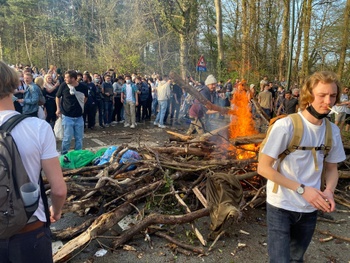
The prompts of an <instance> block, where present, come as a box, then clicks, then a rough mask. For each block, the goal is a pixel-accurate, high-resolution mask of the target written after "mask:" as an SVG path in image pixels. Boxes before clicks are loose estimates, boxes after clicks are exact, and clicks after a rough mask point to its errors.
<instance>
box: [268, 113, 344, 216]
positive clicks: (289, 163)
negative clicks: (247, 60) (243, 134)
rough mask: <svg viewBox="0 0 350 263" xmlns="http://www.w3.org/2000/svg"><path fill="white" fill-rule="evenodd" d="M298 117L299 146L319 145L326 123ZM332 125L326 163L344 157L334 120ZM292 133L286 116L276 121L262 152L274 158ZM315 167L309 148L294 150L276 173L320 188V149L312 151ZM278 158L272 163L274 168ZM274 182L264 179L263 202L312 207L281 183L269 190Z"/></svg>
mask: <svg viewBox="0 0 350 263" xmlns="http://www.w3.org/2000/svg"><path fill="white" fill-rule="evenodd" d="M298 114H299V115H300V116H301V117H302V121H303V125H304V134H303V136H302V139H301V143H300V146H311V147H317V146H321V145H322V144H324V142H325V132H326V124H325V120H323V122H322V125H320V126H318V125H314V124H312V123H310V122H309V121H307V120H306V119H305V118H304V116H303V115H302V114H301V113H300V112H299V113H298ZM331 126H332V137H333V141H332V149H331V150H330V151H329V154H328V156H327V157H326V161H327V162H329V163H338V162H341V161H343V160H345V152H344V147H343V144H342V140H341V136H340V131H339V128H338V127H337V126H336V125H335V124H333V123H332V124H331ZM292 134H293V124H292V120H291V119H290V118H288V117H286V118H283V119H280V120H278V121H276V123H275V124H274V126H273V128H272V130H271V132H270V135H269V138H268V140H267V142H266V144H265V147H264V148H263V149H262V152H263V153H264V154H266V155H268V156H270V157H272V158H274V159H278V155H279V154H280V153H282V152H283V151H284V150H285V149H287V147H288V145H289V142H290V140H291V139H292ZM316 155H317V163H318V171H316V170H315V164H314V158H313V156H312V152H311V151H310V150H296V151H295V152H293V153H291V154H289V155H287V156H286V157H285V159H284V160H283V162H282V163H281V167H280V173H281V174H283V175H284V176H285V177H287V178H289V179H291V180H294V181H297V182H299V183H300V184H304V185H306V186H310V187H314V188H317V189H320V186H321V173H322V168H323V156H324V154H323V151H316ZM278 163H279V161H278V160H277V161H276V162H275V163H274V168H275V169H276V170H277V166H278ZM273 186H274V182H272V181H270V180H268V182H267V189H266V191H267V202H268V203H269V204H271V205H273V206H276V207H279V208H283V209H286V210H289V211H296V212H312V211H315V210H316V209H315V208H314V207H313V206H312V205H310V204H309V203H308V202H307V201H306V200H305V199H304V198H303V197H302V196H301V195H299V194H298V193H296V191H294V190H290V189H288V188H285V187H283V186H280V185H279V187H278V191H277V193H273V192H272V189H273Z"/></svg>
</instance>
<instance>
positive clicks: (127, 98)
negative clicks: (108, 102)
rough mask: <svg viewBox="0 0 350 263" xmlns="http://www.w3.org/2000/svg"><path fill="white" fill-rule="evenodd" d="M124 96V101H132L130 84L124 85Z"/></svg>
mask: <svg viewBox="0 0 350 263" xmlns="http://www.w3.org/2000/svg"><path fill="white" fill-rule="evenodd" d="M125 93H126V94H125V96H126V101H133V99H132V87H131V84H126V89H125Z"/></svg>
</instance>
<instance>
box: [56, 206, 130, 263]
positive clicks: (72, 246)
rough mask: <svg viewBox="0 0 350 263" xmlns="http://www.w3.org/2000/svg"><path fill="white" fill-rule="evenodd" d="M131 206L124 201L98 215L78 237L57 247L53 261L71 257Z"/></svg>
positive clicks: (118, 218) (117, 219)
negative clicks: (59, 247)
mask: <svg viewBox="0 0 350 263" xmlns="http://www.w3.org/2000/svg"><path fill="white" fill-rule="evenodd" d="M132 209H133V208H132V206H130V204H129V203H125V204H123V205H121V206H120V207H118V208H115V209H113V210H112V211H110V212H108V213H105V214H103V215H101V216H99V217H98V218H97V219H96V220H95V221H94V222H93V223H92V225H91V226H90V227H89V228H88V229H87V230H86V231H85V232H83V233H82V234H80V235H79V236H78V237H76V238H74V239H72V240H70V241H69V242H68V243H66V244H65V245H64V246H63V247H62V248H61V249H59V250H58V251H57V252H56V253H55V254H54V255H53V262H62V261H63V260H64V261H66V260H68V259H69V258H70V257H71V254H72V253H73V252H74V251H75V250H77V249H79V248H81V247H82V246H84V245H85V244H86V243H88V242H90V240H92V239H95V238H96V237H97V236H99V235H101V234H103V233H104V232H106V231H107V230H108V229H110V228H111V227H113V226H114V225H115V224H117V223H118V222H119V221H120V220H122V219H123V218H124V217H125V216H126V215H128V214H129V213H130V212H131V211H132Z"/></svg>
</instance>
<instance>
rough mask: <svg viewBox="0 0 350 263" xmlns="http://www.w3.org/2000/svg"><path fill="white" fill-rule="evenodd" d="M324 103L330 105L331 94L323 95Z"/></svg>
mask: <svg viewBox="0 0 350 263" xmlns="http://www.w3.org/2000/svg"><path fill="white" fill-rule="evenodd" d="M324 103H326V104H328V105H331V96H329V95H328V96H325V98H324Z"/></svg>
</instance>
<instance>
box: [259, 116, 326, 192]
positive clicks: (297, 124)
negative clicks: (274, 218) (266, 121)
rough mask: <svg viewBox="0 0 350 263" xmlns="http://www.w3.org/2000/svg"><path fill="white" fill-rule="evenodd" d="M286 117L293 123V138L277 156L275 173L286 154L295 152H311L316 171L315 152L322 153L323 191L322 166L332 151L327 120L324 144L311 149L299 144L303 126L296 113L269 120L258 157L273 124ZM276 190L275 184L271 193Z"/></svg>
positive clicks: (323, 182) (322, 188)
mask: <svg viewBox="0 0 350 263" xmlns="http://www.w3.org/2000/svg"><path fill="white" fill-rule="evenodd" d="M287 116H289V117H290V118H291V120H292V123H293V127H294V129H293V136H292V139H291V141H290V143H289V145H288V147H287V149H285V150H284V151H283V152H282V153H281V154H280V155H279V156H278V159H279V160H280V162H279V165H278V167H277V171H280V166H281V163H282V161H283V160H284V158H286V156H287V155H288V154H290V153H292V152H295V151H296V150H304V151H305V150H309V151H312V155H313V157H314V165H315V170H316V171H318V164H317V159H316V151H323V152H324V158H323V170H322V175H321V190H322V191H323V190H324V185H325V165H324V164H325V160H326V157H327V155H328V153H329V151H330V150H331V149H332V126H331V122H330V121H329V120H328V119H327V118H325V121H326V135H325V142H324V144H322V145H320V146H315V147H313V146H311V147H310V146H300V142H301V139H302V135H303V132H304V126H303V121H302V119H301V117H300V115H299V114H298V113H293V114H289V115H286V114H283V115H279V116H277V117H275V118H273V119H271V120H270V125H269V128H268V130H267V133H266V137H265V139H264V140H263V142H262V143H261V145H260V150H259V155H260V153H261V150H262V149H263V148H264V146H265V144H266V141H267V138H268V137H269V135H270V132H271V130H272V127H273V125H274V123H275V122H276V121H277V120H279V119H282V118H285V117H287ZM277 190H278V184H276V183H275V184H274V187H273V190H272V192H273V193H277Z"/></svg>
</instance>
